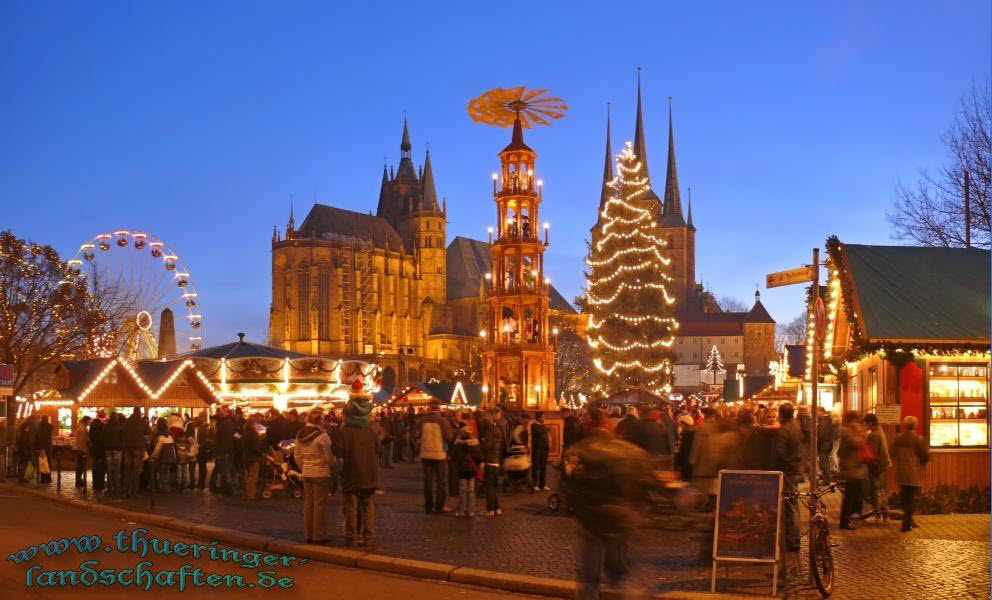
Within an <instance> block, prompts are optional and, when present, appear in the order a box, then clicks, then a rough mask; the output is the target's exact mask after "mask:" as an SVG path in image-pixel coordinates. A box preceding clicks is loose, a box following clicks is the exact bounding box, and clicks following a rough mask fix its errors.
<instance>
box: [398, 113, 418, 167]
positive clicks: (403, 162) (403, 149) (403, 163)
mask: <svg viewBox="0 0 992 600" xmlns="http://www.w3.org/2000/svg"><path fill="white" fill-rule="evenodd" d="M412 150H413V145H411V144H410V127H409V126H408V125H407V123H406V116H404V117H403V140H402V141H401V142H400V166H399V168H398V169H396V179H408V180H410V179H412V180H415V179H417V172H416V171H415V170H414V169H413V157H412V155H411V151H412Z"/></svg>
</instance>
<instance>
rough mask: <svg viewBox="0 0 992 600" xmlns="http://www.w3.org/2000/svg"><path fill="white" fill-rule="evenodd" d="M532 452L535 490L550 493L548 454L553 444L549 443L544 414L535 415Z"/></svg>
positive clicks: (531, 433) (531, 436)
mask: <svg viewBox="0 0 992 600" xmlns="http://www.w3.org/2000/svg"><path fill="white" fill-rule="evenodd" d="M530 451H531V481H533V482H534V490H535V491H536V490H544V491H549V490H551V488H549V487H548V481H547V480H548V453H549V452H550V451H551V444H550V443H549V441H548V426H547V425H545V424H544V413H543V412H541V411H538V412H536V413H534V422H533V423H531V426H530Z"/></svg>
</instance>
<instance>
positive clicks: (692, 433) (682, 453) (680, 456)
mask: <svg viewBox="0 0 992 600" xmlns="http://www.w3.org/2000/svg"><path fill="white" fill-rule="evenodd" d="M695 439H696V430H695V429H691V428H689V427H686V428H685V429H683V430H682V435H681V436H680V437H679V450H678V452H676V453H675V466H676V467H677V468H678V470H679V474H681V475H682V479H684V480H686V481H689V480H691V479H692V462H690V461H689V456H690V455H691V454H692V447H693V446H694V445H695V444H694V442H695Z"/></svg>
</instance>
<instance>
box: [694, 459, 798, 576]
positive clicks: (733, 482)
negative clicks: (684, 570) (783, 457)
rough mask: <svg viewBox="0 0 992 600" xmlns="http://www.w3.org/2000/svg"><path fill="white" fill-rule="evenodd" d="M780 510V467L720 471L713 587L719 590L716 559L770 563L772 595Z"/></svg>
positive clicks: (776, 564) (714, 540)
mask: <svg viewBox="0 0 992 600" xmlns="http://www.w3.org/2000/svg"><path fill="white" fill-rule="evenodd" d="M781 514H782V473H781V471H734V470H723V471H720V474H719V478H718V480H717V496H716V526H715V528H714V531H713V574H712V580H711V584H710V588H711V590H712V591H716V566H717V562H742V563H743V562H747V563H771V564H772V565H773V573H772V595H773V596H774V595H775V593H776V587H777V586H776V583H777V575H778V560H779V544H778V539H779V537H778V536H779V528H780V527H781V526H782V518H781Z"/></svg>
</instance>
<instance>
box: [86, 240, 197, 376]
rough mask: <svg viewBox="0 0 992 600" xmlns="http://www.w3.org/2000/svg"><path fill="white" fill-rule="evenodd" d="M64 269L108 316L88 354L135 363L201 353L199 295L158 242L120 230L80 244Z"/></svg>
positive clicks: (171, 253) (185, 272)
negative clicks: (81, 283)
mask: <svg viewBox="0 0 992 600" xmlns="http://www.w3.org/2000/svg"><path fill="white" fill-rule="evenodd" d="M67 267H68V270H69V273H70V274H71V275H72V276H75V277H85V278H86V284H87V291H88V292H89V293H90V295H91V296H92V297H94V298H96V299H97V305H98V306H100V308H101V310H103V311H105V313H106V315H107V317H108V321H107V324H106V326H105V327H104V328H103V330H102V331H101V332H100V333H99V334H97V335H96V336H95V338H94V339H93V340H92V348H91V352H92V354H95V355H98V356H124V357H126V358H128V359H130V360H139V359H146V358H157V357H159V355H160V354H161V355H167V354H172V353H182V352H188V351H191V350H197V349H199V348H200V345H201V342H202V340H203V333H202V332H203V315H202V313H201V311H200V297H199V294H198V293H197V291H196V286H195V285H194V284H193V279H192V277H191V276H190V272H189V269H188V268H186V265H185V264H184V263H183V262H182V260H181V259H180V258H179V255H178V254H177V253H176V252H175V251H174V250H173V249H172V248H170V247H169V246H168V245H166V244H165V242H163V241H162V240H160V239H158V238H156V237H155V236H153V235H151V234H148V233H145V232H139V231H129V230H123V229H121V230H116V231H113V232H111V233H101V234H99V235H96V236H94V237H93V238H91V239H90V240H88V241H87V242H86V243H84V244H82V245H81V246H80V247H79V250H78V251H77V252H76V254H75V256H73V257H72V259H70V260H69V262H68V263H67ZM163 315H165V320H166V328H165V330H164V332H163V330H162V329H161V326H162V320H163ZM170 317H171V320H172V321H173V324H174V326H173V327H169V326H168V321H169V319H170ZM173 332H174V338H173V339H169V338H170V336H171V335H172V333H173ZM160 333H161V334H162V339H159V337H160ZM160 350H161V351H160Z"/></svg>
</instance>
